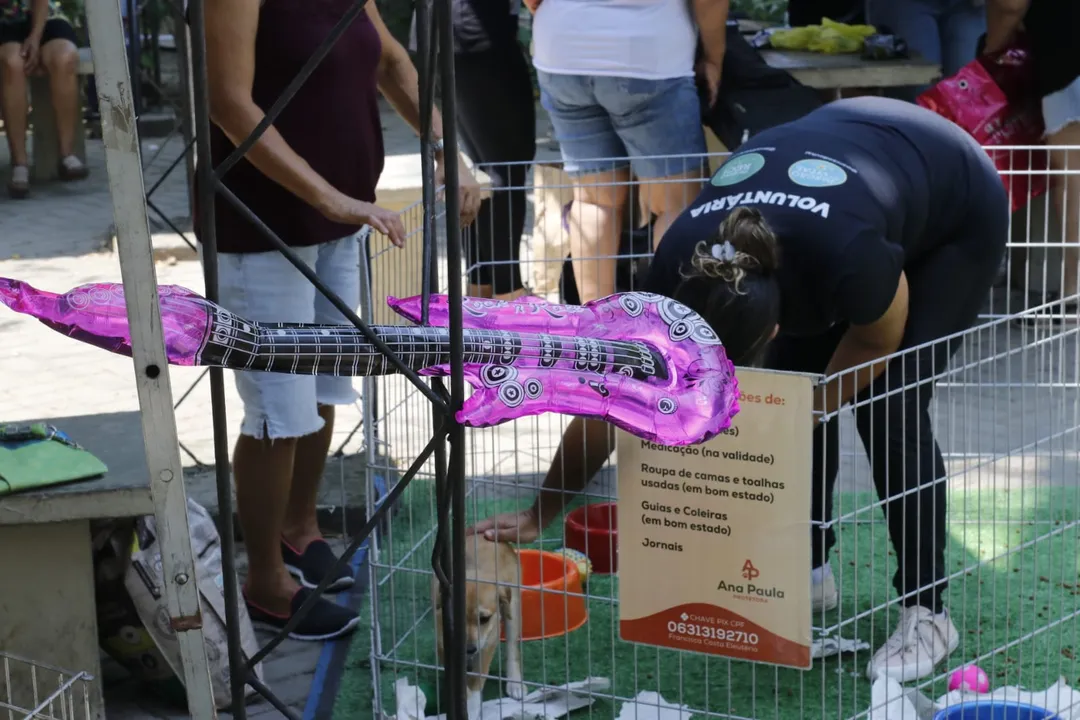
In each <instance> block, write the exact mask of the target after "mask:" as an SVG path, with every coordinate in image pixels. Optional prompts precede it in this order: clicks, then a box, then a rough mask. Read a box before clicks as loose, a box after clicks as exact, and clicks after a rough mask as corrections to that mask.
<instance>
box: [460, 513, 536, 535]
mask: <svg viewBox="0 0 1080 720" xmlns="http://www.w3.org/2000/svg"><path fill="white" fill-rule="evenodd" d="M465 534H466V535H483V536H484V539H485V540H491V541H493V542H512V543H521V544H528V543H531V542H536V539H537V538H539V537H540V521H539V518H537V517H536V512H535V511H534V510H533V509H532V508H529V509H527V510H522V511H521V512H509V513H501V514H499V515H495V516H493V517H489V518H488V519H487V520H481V521H480V522H478V523H476V524H475V525H473V526H472V527H471V528H468V529H467V530H466V531H465Z"/></svg>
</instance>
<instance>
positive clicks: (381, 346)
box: [200, 133, 453, 413]
mask: <svg viewBox="0 0 1080 720" xmlns="http://www.w3.org/2000/svg"><path fill="white" fill-rule="evenodd" d="M200 134H201V133H200ZM200 162H201V160H200ZM211 182H213V183H214V185H216V186H217V191H218V192H219V193H221V195H222V197H224V198H225V199H226V200H228V201H229V202H230V203H231V204H232V206H233V207H234V208H236V211H237V212H239V213H240V214H241V215H243V216H244V219H245V220H247V221H248V222H250V223H251V224H252V225H254V226H255V227H256V228H258V230H259V231H260V232H261V233H262V235H263V237H265V238H266V239H267V240H269V241H270V244H271V245H273V246H274V248H275V249H276V250H278V252H280V253H281V254H282V255H284V256H285V259H286V260H288V261H289V262H291V263H292V264H293V267H295V268H296V269H297V270H299V271H300V274H301V275H303V276H304V277H306V278H307V279H308V282H310V283H311V284H312V285H314V286H315V289H316V290H318V291H319V292H321V293H322V294H323V297H325V298H326V299H327V300H329V301H330V304H331V305H333V306H334V307H335V308H337V310H338V312H340V313H341V314H342V315H344V316H345V318H346V319H347V320H348V321H349V322H351V323H352V324H353V325H355V326H356V329H357V330H359V331H360V332H361V333H362V334H363V336H364V339H366V340H367V341H368V342H370V343H371V344H372V345H374V346H375V348H376V349H377V350H378V351H379V352H381V353H382V354H383V355H385V356H386V357H387V359H388V360H390V364H391V365H393V366H394V369H395V370H397V371H398V372H399V373H401V374H402V375H404V376H405V377H407V378H408V379H409V381H410V382H412V384H413V385H415V386H416V387H417V388H419V389H420V392H421V393H423V395H424V397H426V398H427V399H428V400H430V401H431V402H432V404H433V405H434V406H435V409H437V410H438V411H439V412H441V413H445V412H446V403H444V402H443V399H442V398H440V397H439V396H438V395H436V394H435V392H434V391H433V390H432V389H431V388H430V387H428V385H427V383H425V382H424V380H423V379H422V378H421V377H420V375H419V374H418V373H417V372H416V371H415V370H413V369H412V368H410V367H409V366H408V365H406V364H405V363H404V362H402V360H401V358H399V357H398V356H397V354H396V353H395V352H394V351H393V350H391V349H390V346H389V345H387V344H386V343H385V342H383V340H382V338H380V337H379V336H378V335H376V334H375V333H374V332H373V331H372V330H371V328H370V327H368V324H367V323H365V322H364V321H363V320H361V319H360V316H359V315H357V314H356V311H355V310H353V309H352V308H351V307H349V306H348V305H347V304H346V303H345V302H344V301H343V300H342V299H341V298H340V297H338V296H337V293H335V292H334V291H333V290H331V289H330V288H328V287H327V286H326V283H324V282H323V281H322V279H321V278H319V276H318V275H316V274H315V271H314V270H313V269H312V268H311V267H310V266H309V265H308V264H307V263H305V262H304V261H303V260H301V259H300V258H299V257H297V255H296V253H295V252H293V249H292V248H291V247H289V246H288V245H286V244H285V241H284V240H282V239H281V238H279V237H278V236H277V233H275V232H274V231H273V230H271V229H270V227H269V226H268V225H267V224H266V223H264V222H263V221H262V220H261V219H260V218H259V216H258V215H256V214H255V213H254V212H252V210H251V208H249V207H248V206H247V205H245V204H244V201H243V200H241V199H240V198H238V197H236V195H234V194H233V192H232V190H229V188H228V187H226V186H225V185H223V184H222V183H221V182H220V181H218V180H217V179H216V178H211ZM451 352H453V345H451Z"/></svg>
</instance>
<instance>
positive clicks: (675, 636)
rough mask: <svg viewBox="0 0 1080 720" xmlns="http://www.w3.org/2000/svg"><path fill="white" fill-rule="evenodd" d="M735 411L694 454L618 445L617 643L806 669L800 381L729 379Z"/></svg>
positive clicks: (807, 473)
mask: <svg viewBox="0 0 1080 720" xmlns="http://www.w3.org/2000/svg"><path fill="white" fill-rule="evenodd" d="M737 374H738V380H739V394H740V398H739V408H740V409H739V413H738V414H737V415H736V416H735V418H734V421H733V423H732V426H731V427H730V428H729V429H728V430H727V431H725V432H724V433H723V434H721V435H719V436H717V437H716V438H713V439H712V440H710V441H708V442H706V443H702V444H700V445H691V446H687V447H665V446H663V445H657V444H655V443H649V442H646V441H643V440H641V439H639V438H635V437H633V436H632V435H630V434H628V433H621V436H620V438H619V445H618V494H619V505H618V518H619V520H618V522H619V546H620V547H619V634H620V637H621V638H622V639H623V640H626V641H629V642H638V643H645V644H648V645H658V646H662V647H668V648H675V649H679V650H691V651H696V652H701V653H708V654H712V655H722V656H726V657H731V658H737V659H740V660H751V661H755V662H763V663H771V664H774V665H784V666H788V667H796V668H808V667H810V663H811V660H810V644H811V629H810V493H811V489H810V481H811V474H812V470H811V460H812V454H811V453H812V447H811V435H812V432H813V420H812V413H813V383H814V378H813V377H811V376H808V375H801V374H791V373H776V372H768V371H759V370H747V369H740V370H739V371H738V373H737Z"/></svg>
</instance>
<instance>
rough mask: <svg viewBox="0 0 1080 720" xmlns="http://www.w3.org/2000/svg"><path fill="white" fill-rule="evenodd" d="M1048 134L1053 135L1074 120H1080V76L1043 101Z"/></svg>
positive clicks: (1044, 119)
mask: <svg viewBox="0 0 1080 720" xmlns="http://www.w3.org/2000/svg"><path fill="white" fill-rule="evenodd" d="M1042 111H1043V121H1044V123H1045V124H1046V134H1047V135H1052V134H1054V133H1056V132H1057V131H1059V130H1061V129H1062V128H1064V127H1065V126H1066V125H1068V124H1070V123H1074V122H1080V78H1076V79H1075V80H1073V81H1072V82H1071V83H1069V84H1068V85H1066V86H1065V87H1064V88H1062V89H1061V90H1058V91H1057V92H1056V93H1051V94H1050V95H1047V96H1046V97H1044V98H1043V101H1042Z"/></svg>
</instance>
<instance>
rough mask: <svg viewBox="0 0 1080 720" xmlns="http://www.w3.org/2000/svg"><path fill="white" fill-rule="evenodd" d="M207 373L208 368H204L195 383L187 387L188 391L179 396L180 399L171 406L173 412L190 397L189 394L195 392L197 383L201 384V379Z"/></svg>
mask: <svg viewBox="0 0 1080 720" xmlns="http://www.w3.org/2000/svg"><path fill="white" fill-rule="evenodd" d="M208 372H210V368H206V369H205V370H203V371H202V372H201V373H199V377H197V378H195V382H193V383H191V385H190V387H188V389H187V390H185V391H184V394H183V395H181V396H180V399H179V400H177V401H176V403H175V404H174V405H173V408H172V409H173V410H176V409H177V408H179V407H180V405H181V404H182V403H183V402H184V401H185V400H187V399H188V395H190V394H191V393H193V392H194V391H195V388H197V387H199V383H201V382H202V379H203V378H204V377H206V374H207V373H208Z"/></svg>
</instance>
